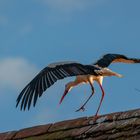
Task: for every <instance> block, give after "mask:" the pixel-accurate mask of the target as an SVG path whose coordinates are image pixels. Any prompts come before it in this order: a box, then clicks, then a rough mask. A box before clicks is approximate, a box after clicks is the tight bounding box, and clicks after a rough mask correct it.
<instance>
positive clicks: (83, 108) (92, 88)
mask: <svg viewBox="0 0 140 140" xmlns="http://www.w3.org/2000/svg"><path fill="white" fill-rule="evenodd" d="M89 84H90V86H91V90H92V93H91V95H90V96H89V97H88V99H87V100H86V102H85V103H84V104H83V105H82V106H81V107H80V108H79V109H77V110H76V112H78V111H81V110H82V111H85V105H86V104H87V103H88V101H89V100H90V98H91V97H92V96H93V94H94V87H93V85H92V83H91V82H89Z"/></svg>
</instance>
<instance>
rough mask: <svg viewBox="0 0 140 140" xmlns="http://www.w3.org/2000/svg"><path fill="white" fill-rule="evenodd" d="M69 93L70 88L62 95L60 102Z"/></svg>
mask: <svg viewBox="0 0 140 140" xmlns="http://www.w3.org/2000/svg"><path fill="white" fill-rule="evenodd" d="M67 93H68V90H65V91H64V94H63V96H62V97H61V100H60V102H59V104H61V103H62V101H63V100H64V98H65V96H66V95H67Z"/></svg>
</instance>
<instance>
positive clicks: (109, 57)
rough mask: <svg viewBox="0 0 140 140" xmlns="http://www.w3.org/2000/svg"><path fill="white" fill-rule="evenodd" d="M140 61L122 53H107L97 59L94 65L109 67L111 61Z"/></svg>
mask: <svg viewBox="0 0 140 140" xmlns="http://www.w3.org/2000/svg"><path fill="white" fill-rule="evenodd" d="M117 62H122V63H140V59H137V58H129V57H126V56H125V55H121V54H105V55H104V56H103V57H102V58H101V59H99V60H97V62H95V63H94V65H97V66H99V67H102V68H105V67H108V66H109V65H110V64H111V63H117Z"/></svg>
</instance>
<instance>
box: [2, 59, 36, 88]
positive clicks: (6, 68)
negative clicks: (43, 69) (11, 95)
mask: <svg viewBox="0 0 140 140" xmlns="http://www.w3.org/2000/svg"><path fill="white" fill-rule="evenodd" d="M37 71H38V70H37V68H36V67H35V66H34V65H32V64H30V63H29V62H28V61H27V60H25V59H23V58H5V59H1V60H0V87H1V88H12V89H20V88H22V87H23V86H25V84H26V83H27V82H29V80H31V79H32V78H33V76H34V75H35V73H37Z"/></svg>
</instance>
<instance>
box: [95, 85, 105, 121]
mask: <svg viewBox="0 0 140 140" xmlns="http://www.w3.org/2000/svg"><path fill="white" fill-rule="evenodd" d="M99 86H100V88H101V90H102V98H101V100H100V104H99V106H98V109H97V111H96V114H95V121H96V119H97V118H98V112H99V110H100V107H101V104H102V101H103V99H104V95H105V92H104V89H103V87H102V85H101V84H100V83H99Z"/></svg>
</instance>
